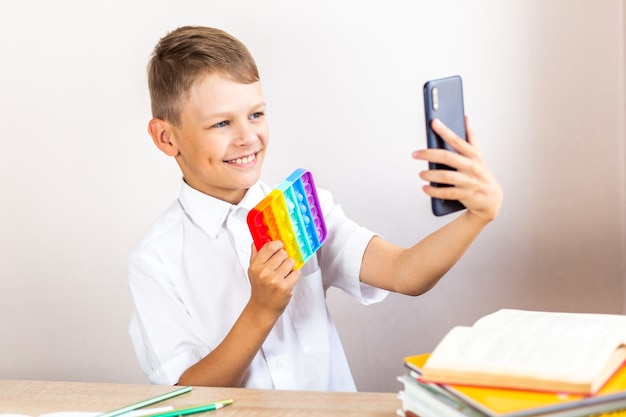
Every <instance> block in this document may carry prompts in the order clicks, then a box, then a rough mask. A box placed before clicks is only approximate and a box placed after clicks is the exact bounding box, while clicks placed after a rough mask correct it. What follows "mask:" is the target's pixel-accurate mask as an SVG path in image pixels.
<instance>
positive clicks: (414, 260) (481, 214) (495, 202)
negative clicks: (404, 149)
mask: <svg viewBox="0 0 626 417" xmlns="http://www.w3.org/2000/svg"><path fill="white" fill-rule="evenodd" d="M465 125H466V131H467V139H468V140H467V142H466V141H464V140H462V139H461V138H459V137H458V136H457V135H456V134H455V133H454V132H452V131H451V130H450V129H448V128H447V127H446V126H445V125H444V124H443V123H441V122H440V121H439V120H434V121H433V129H434V130H435V131H436V132H437V133H438V134H439V135H440V136H441V137H442V138H443V139H444V140H445V141H446V142H447V143H448V144H449V145H450V146H451V147H452V148H453V149H454V150H456V151H457V152H458V154H456V153H454V152H450V151H447V150H441V149H424V150H420V151H415V152H414V153H413V158H415V159H418V160H424V161H430V162H436V163H441V164H445V165H448V166H451V167H454V168H456V171H450V170H426V171H423V172H421V173H420V177H421V178H422V179H423V180H425V181H427V182H429V183H430V182H437V183H443V184H450V185H453V187H433V186H431V185H430V184H428V185H425V186H424V187H423V190H424V192H425V193H426V194H427V195H428V196H430V197H436V198H445V199H450V200H460V201H461V202H462V203H463V204H464V205H465V207H467V210H466V211H465V212H463V213H462V214H460V215H459V216H458V217H456V218H455V219H454V220H453V221H451V222H450V223H448V224H446V225H445V226H443V227H441V228H440V229H438V230H436V231H435V232H433V233H432V234H430V235H428V236H427V237H425V238H424V239H422V240H421V241H419V242H418V243H416V244H415V245H414V246H412V247H410V248H408V249H405V248H401V247H399V246H396V245H394V244H392V243H390V242H388V241H385V240H384V239H382V238H379V237H375V238H373V239H372V241H371V242H370V244H369V245H368V247H367V249H366V251H365V254H364V255H363V263H362V266H361V281H363V282H365V283H367V284H370V285H373V286H376V287H379V288H384V289H388V290H391V291H395V292H399V293H403V294H408V295H419V294H422V293H424V292H426V291H428V290H429V289H431V288H432V287H433V286H434V285H435V284H436V283H437V282H438V281H439V279H440V278H441V277H442V276H443V275H445V273H446V272H448V270H450V268H452V266H453V265H454V264H455V263H456V262H457V261H458V260H459V259H460V258H461V256H462V255H463V254H464V253H465V251H466V250H467V249H468V248H469V246H470V245H471V244H472V242H473V241H474V239H475V238H476V237H477V236H478V234H479V233H480V232H481V231H482V230H483V228H484V227H485V226H486V225H487V224H488V223H489V222H491V221H492V220H494V219H495V218H496V217H497V215H498V212H499V210H500V207H501V205H502V189H501V187H500V184H499V183H498V181H497V180H496V179H495V177H494V176H493V174H492V173H491V171H490V170H489V168H488V167H487V164H486V163H485V160H484V157H483V153H482V150H481V149H480V146H479V145H478V142H477V139H476V137H475V134H474V130H473V129H472V127H471V124H470V121H469V118H468V117H466V118H465Z"/></svg>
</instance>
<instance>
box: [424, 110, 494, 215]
mask: <svg viewBox="0 0 626 417" xmlns="http://www.w3.org/2000/svg"><path fill="white" fill-rule="evenodd" d="M432 127H433V129H434V131H435V132H436V133H437V134H438V135H439V136H441V138H442V139H443V140H444V141H445V142H446V143H447V144H448V145H450V146H451V147H452V149H454V150H455V151H457V152H458V154H456V153H454V152H450V151H448V150H445V149H423V150H419V151H415V152H413V158H415V159H419V160H424V161H429V162H434V163H439V164H445V165H448V166H450V167H452V168H455V169H456V171H451V170H430V169H429V170H426V171H422V172H421V173H420V178H422V179H423V180H424V181H428V182H429V184H427V185H425V186H424V187H423V190H424V192H425V193H426V194H427V195H428V196H430V197H435V198H443V199H447V200H460V201H461V202H462V203H463V204H464V205H465V207H467V209H468V210H469V211H471V212H472V213H474V214H476V215H478V216H479V217H480V218H481V219H482V220H483V221H485V223H488V222H490V221H491V220H493V219H495V218H496V216H497V215H498V212H499V211H500V207H501V205H502V188H501V187H500V184H499V183H498V181H497V180H496V178H495V177H494V175H493V174H492V173H491V171H490V170H489V167H488V166H487V164H486V162H485V159H484V156H483V153H482V150H481V148H480V146H479V144H478V141H477V139H476V137H475V134H474V130H473V128H472V126H471V124H470V121H469V117H468V116H465V129H466V132H467V142H466V141H464V140H463V139H461V138H460V137H459V136H458V135H456V134H455V133H454V132H453V131H452V130H450V129H449V128H448V127H446V126H445V125H444V124H443V123H442V122H441V121H439V120H437V119H435V120H433V121H432ZM431 182H436V183H441V184H450V185H452V186H453V187H433V186H432V185H430V183H431Z"/></svg>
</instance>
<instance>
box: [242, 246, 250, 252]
mask: <svg viewBox="0 0 626 417" xmlns="http://www.w3.org/2000/svg"><path fill="white" fill-rule="evenodd" d="M241 251H242V252H243V253H250V246H248V245H241Z"/></svg>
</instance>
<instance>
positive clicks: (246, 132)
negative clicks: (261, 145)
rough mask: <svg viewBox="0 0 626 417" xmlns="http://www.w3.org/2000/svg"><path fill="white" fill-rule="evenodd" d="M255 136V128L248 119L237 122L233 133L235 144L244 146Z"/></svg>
mask: <svg viewBox="0 0 626 417" xmlns="http://www.w3.org/2000/svg"><path fill="white" fill-rule="evenodd" d="M256 137H257V134H256V130H255V128H254V126H253V125H252V123H250V121H249V120H245V121H242V122H241V123H238V124H237V130H236V133H235V144H236V145H237V146H245V145H247V144H249V143H250V142H252V141H254V140H255V139H256Z"/></svg>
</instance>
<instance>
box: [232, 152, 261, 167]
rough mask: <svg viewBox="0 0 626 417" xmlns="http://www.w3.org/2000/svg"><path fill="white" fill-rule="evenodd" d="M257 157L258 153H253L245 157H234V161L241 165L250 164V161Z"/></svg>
mask: <svg viewBox="0 0 626 417" xmlns="http://www.w3.org/2000/svg"><path fill="white" fill-rule="evenodd" d="M255 159H256V154H252V155H250V156H247V157H245V158H237V159H234V160H233V161H234V162H235V163H236V164H238V165H241V164H249V163H250V162H252V161H254V160H255Z"/></svg>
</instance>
